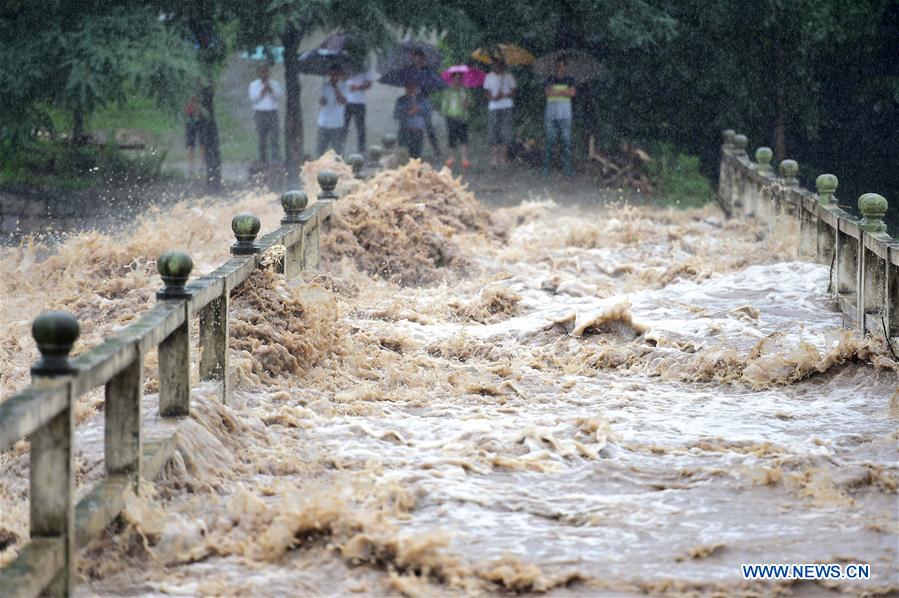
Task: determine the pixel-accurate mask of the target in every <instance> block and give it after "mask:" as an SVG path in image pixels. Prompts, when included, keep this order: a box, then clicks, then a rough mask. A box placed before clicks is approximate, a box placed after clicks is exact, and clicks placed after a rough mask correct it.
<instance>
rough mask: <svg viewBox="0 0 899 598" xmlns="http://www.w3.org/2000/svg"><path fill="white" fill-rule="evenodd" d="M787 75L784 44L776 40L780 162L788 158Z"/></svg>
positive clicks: (776, 133)
mask: <svg viewBox="0 0 899 598" xmlns="http://www.w3.org/2000/svg"><path fill="white" fill-rule="evenodd" d="M786 85H787V73H786V57H785V56H784V47H783V42H782V40H781V39H780V38H779V37H775V38H774V157H775V159H776V160H777V161H778V162H779V161H780V160H784V159H786V158H787V142H786V136H787V133H786V129H787V124H786V112H787V90H786Z"/></svg>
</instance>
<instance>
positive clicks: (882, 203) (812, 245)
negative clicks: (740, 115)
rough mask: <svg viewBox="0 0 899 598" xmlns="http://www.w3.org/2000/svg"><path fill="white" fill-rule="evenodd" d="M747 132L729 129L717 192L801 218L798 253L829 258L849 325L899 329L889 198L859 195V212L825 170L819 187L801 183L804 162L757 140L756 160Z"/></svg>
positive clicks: (767, 213) (740, 210) (766, 215)
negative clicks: (774, 162) (776, 159)
mask: <svg viewBox="0 0 899 598" xmlns="http://www.w3.org/2000/svg"><path fill="white" fill-rule="evenodd" d="M746 146H747V139H746V136H745V135H739V134H736V133H735V132H734V131H733V130H727V131H724V143H723V145H722V147H721V166H720V172H719V184H718V196H719V198H720V199H721V201H722V203H724V205H725V206H727V207H728V208H729V209H730V211H731V213H732V215H734V216H737V217H749V218H756V219H758V220H762V221H767V222H770V223H773V222H774V220H775V218H776V217H777V216H778V215H787V216H790V217H793V218H796V219H797V220H798V221H799V235H800V242H799V257H800V258H804V259H814V260H816V261H818V262H819V263H822V264H825V265H830V267H831V285H832V287H831V288H832V289H833V291H834V294H835V298H836V300H837V303H838V306H839V309H840V311H841V312H842V314H843V323H844V326H846V327H853V326H854V327H857V328H858V329H859V330H861V331H862V332H863V333H866V332H870V333H874V334H881V335H883V336H885V337H887V338H894V337H897V336H899V243H897V242H896V240H895V239H893V238H892V237H891V236H890V235H888V234H887V232H886V230H887V227H886V224H885V223H884V222H883V217H884V215H885V214H886V213H887V210H888V208H889V205H888V204H887V200H886V199H885V198H883V197H882V196H880V195H877V194H876V193H865V194H864V195H862V196H861V197H859V198H858V204H857V205H858V208H859V211H860V212H861V214H862V218H856V217H854V216H852V215H851V214H849V213H848V212H846V211H845V210H843V209H842V208H840V207H839V206H838V205H837V200H836V197H835V192H836V190H837V185H838V181H837V177H836V176H834V175H832V174H822V175H820V176H819V177H817V179H816V180H815V187H816V189H817V193H815V192H812V191H809V190H808V189H803V188H802V187H800V186H799V181H798V180H797V178H796V176H797V175H798V173H799V165H798V164H797V163H796V161H794V160H783V161H782V162H780V164H779V165H778V173H775V172H774V169H773V168H772V166H771V159H772V155H773V152H772V151H771V149H770V148H767V147H760V148H758V149H757V150H756V151H755V161H754V162H753V161H752V160H751V159H750V158H749V155H748V154H747V152H746Z"/></svg>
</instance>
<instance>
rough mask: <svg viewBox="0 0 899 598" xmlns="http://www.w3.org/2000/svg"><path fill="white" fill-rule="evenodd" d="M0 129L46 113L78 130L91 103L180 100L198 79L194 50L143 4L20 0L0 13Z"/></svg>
mask: <svg viewBox="0 0 899 598" xmlns="http://www.w3.org/2000/svg"><path fill="white" fill-rule="evenodd" d="M0 16H2V20H0V40H2V41H0V105H2V106H3V110H2V111H0V129H2V131H3V132H4V133H5V135H6V136H12V135H18V136H22V135H23V134H25V135H27V134H29V133H30V132H32V131H33V130H34V129H35V127H39V126H43V127H46V126H48V125H49V122H50V120H49V118H48V110H50V109H53V108H55V109H62V110H66V111H68V112H70V113H72V114H73V116H74V122H75V128H76V130H75V131H74V132H75V134H76V135H80V134H81V133H83V130H79V129H80V128H81V127H82V125H83V119H84V117H86V116H89V115H90V114H91V113H92V112H94V111H95V110H96V109H97V108H100V107H102V106H104V105H107V104H110V103H114V102H124V101H125V100H126V98H127V94H129V93H139V94H142V95H145V96H147V97H152V98H155V99H156V100H157V102H158V103H159V105H160V106H164V107H168V108H174V107H177V106H180V105H181V102H182V100H183V99H184V94H185V90H187V89H189V88H190V85H189V84H186V83H187V82H189V81H191V80H193V79H194V78H195V77H196V76H197V69H196V62H195V60H194V52H193V49H192V48H191V47H190V46H189V45H188V44H187V43H186V42H185V41H184V40H183V39H182V38H181V37H180V36H179V35H178V32H177V31H175V30H173V29H172V28H171V27H169V26H168V24H167V23H166V22H165V21H163V20H161V19H160V18H159V16H158V14H155V13H154V12H152V11H151V10H150V9H149V8H148V7H146V6H142V5H141V4H136V3H132V2H127V1H111V0H93V1H79V2H67V1H65V0H57V1H48V2H19V3H16V4H14V5H13V6H11V7H7V9H6V10H5V11H3V12H2V13H0Z"/></svg>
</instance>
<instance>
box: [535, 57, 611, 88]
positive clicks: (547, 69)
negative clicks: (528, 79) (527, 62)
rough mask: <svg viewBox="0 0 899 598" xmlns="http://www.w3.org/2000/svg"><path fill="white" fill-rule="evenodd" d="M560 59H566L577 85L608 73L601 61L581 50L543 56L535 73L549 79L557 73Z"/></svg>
mask: <svg viewBox="0 0 899 598" xmlns="http://www.w3.org/2000/svg"><path fill="white" fill-rule="evenodd" d="M559 57H562V58H564V59H565V64H566V65H567V66H568V74H569V75H571V76H572V77H574V80H575V82H577V83H583V82H584V81H590V80H591V79H596V78H598V77H600V76H602V75H603V74H604V73H605V72H606V67H605V66H604V65H603V64H602V63H601V62H600V61H599V59H597V58H596V57H595V56H593V55H591V54H587V53H586V52H581V51H580V50H556V51H555V52H550V53H549V54H546V55H545V56H541V57H540V58H538V59H537V61H536V62H535V63H534V72H535V73H537V74H538V75H540V76H543V77H549V76H550V75H552V74H553V73H554V72H555V65H556V60H557V59H558V58H559Z"/></svg>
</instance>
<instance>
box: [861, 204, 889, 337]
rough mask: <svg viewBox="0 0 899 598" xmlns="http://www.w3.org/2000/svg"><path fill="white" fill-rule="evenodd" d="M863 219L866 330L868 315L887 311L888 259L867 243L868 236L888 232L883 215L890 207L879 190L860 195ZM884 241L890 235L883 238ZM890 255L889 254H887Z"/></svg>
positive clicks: (863, 317) (863, 306)
mask: <svg viewBox="0 0 899 598" xmlns="http://www.w3.org/2000/svg"><path fill="white" fill-rule="evenodd" d="M858 209H859V211H860V212H861V213H862V216H863V219H862V221H861V222H859V225H858V228H859V235H858V236H859V246H858V250H859V274H858V280H859V285H858V324H859V329H860V330H861V332H862V333H864V332H865V330H866V328H865V316H866V315H867V314H874V315H877V316H880V315H884V312H885V309H884V308H885V307H886V303H887V300H888V297H887V290H888V288H887V269H888V259H887V260H883V259H881V258H880V257H879V256H878V255H877V254H876V253H874V252H873V251H871V250H870V249H868V248H867V247H866V246H865V238H866V237H867V236H877V237H879V236H881V235H882V234H883V233H885V232H886V229H887V227H886V224H885V223H884V222H883V217H884V215H885V214H886V212H887V210H888V209H889V205H888V204H887V200H886V198H884V197H883V196H882V195H878V194H877V193H865V194H864V195H862V196H861V197H859V198H858ZM883 241H884V242H886V241H887V239H883ZM888 257H889V256H888Z"/></svg>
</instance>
